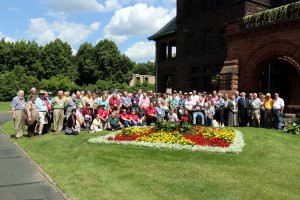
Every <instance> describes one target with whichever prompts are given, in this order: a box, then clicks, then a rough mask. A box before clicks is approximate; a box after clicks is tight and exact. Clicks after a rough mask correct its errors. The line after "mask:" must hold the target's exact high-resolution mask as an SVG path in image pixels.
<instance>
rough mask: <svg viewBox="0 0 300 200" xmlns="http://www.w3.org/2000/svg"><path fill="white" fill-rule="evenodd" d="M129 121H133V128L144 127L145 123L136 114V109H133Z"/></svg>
mask: <svg viewBox="0 0 300 200" xmlns="http://www.w3.org/2000/svg"><path fill="white" fill-rule="evenodd" d="M129 119H130V120H131V125H132V126H143V121H142V120H141V119H139V116H138V114H137V113H136V110H135V109H131V113H130V115H129Z"/></svg>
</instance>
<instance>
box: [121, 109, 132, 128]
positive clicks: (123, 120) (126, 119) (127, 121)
mask: <svg viewBox="0 0 300 200" xmlns="http://www.w3.org/2000/svg"><path fill="white" fill-rule="evenodd" d="M126 111H127V110H126V109H123V110H122V113H121V114H120V121H121V123H122V124H123V125H124V127H125V128H126V127H129V126H130V124H131V123H130V118H129V115H128V114H127V112H126Z"/></svg>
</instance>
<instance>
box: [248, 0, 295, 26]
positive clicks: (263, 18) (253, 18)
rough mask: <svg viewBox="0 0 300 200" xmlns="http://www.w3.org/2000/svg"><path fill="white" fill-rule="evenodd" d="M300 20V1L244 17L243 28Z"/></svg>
mask: <svg viewBox="0 0 300 200" xmlns="http://www.w3.org/2000/svg"><path fill="white" fill-rule="evenodd" d="M296 18H300V1H298V2H295V3H292V4H288V5H284V6H280V7H277V8H273V9H270V10H266V11H264V12H260V13H256V14H253V15H247V16H245V17H243V21H242V25H243V28H244V29H246V28H251V27H256V26H262V25H268V24H275V23H276V22H279V21H286V20H290V19H296Z"/></svg>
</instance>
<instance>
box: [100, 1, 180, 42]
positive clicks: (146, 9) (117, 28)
mask: <svg viewBox="0 0 300 200" xmlns="http://www.w3.org/2000/svg"><path fill="white" fill-rule="evenodd" d="M175 15H176V10H175V9H172V10H169V9H166V8H163V7H153V6H148V5H146V4H141V3H138V4H135V5H134V6H129V7H126V8H122V9H120V10H117V11H116V12H115V14H114V16H113V17H112V18H111V20H110V22H109V23H108V24H107V25H106V26H105V28H104V37H105V38H108V39H111V40H114V39H115V38H122V40H121V41H122V42H124V41H126V39H128V37H130V36H137V35H151V34H153V33H155V32H156V31H158V30H159V29H160V28H162V27H163V26H164V25H165V24H166V23H168V22H169V21H170V20H171V19H172V18H173V17H174V16H175ZM114 41H115V40H114ZM119 41H120V40H119ZM115 42H117V41H115Z"/></svg>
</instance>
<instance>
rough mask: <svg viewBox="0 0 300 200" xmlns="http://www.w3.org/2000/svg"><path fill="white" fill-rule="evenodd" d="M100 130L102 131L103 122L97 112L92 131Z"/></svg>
mask: <svg viewBox="0 0 300 200" xmlns="http://www.w3.org/2000/svg"><path fill="white" fill-rule="evenodd" d="M100 131H102V123H101V119H100V115H99V114H96V117H95V119H94V120H93V123H92V125H91V133H93V132H100Z"/></svg>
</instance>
